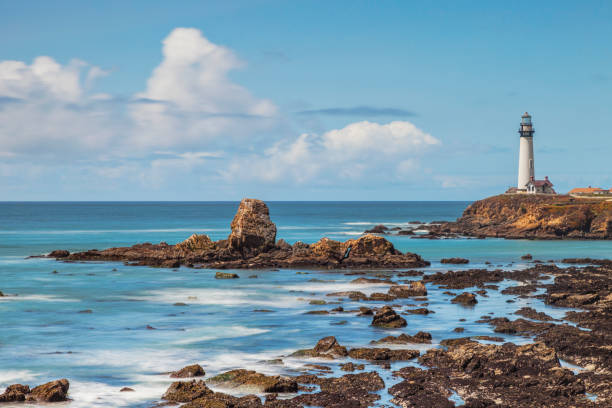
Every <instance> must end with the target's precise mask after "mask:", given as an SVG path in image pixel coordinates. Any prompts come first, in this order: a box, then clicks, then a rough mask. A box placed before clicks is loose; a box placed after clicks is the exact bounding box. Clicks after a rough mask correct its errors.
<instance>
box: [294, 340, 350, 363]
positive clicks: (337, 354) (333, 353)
mask: <svg viewBox="0 0 612 408" xmlns="http://www.w3.org/2000/svg"><path fill="white" fill-rule="evenodd" d="M347 355H348V352H347V351H346V347H344V346H341V345H340V343H338V340H336V338H335V337H334V336H327V337H324V338H322V339H321V340H319V341H318V343H317V345H316V346H314V348H312V349H305V350H298V351H296V352H295V353H293V354H292V356H294V357H318V358H329V359H334V358H342V357H346V356H347Z"/></svg>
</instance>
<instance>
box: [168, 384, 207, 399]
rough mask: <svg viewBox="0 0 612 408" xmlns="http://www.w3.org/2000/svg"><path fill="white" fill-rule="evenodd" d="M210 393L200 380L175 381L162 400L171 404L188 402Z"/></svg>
mask: <svg viewBox="0 0 612 408" xmlns="http://www.w3.org/2000/svg"><path fill="white" fill-rule="evenodd" d="M212 393H213V392H212V390H211V389H210V388H208V387H207V386H206V384H205V383H204V381H202V380H192V381H176V382H173V383H172V384H170V387H169V388H168V390H167V391H166V393H165V394H164V395H163V396H162V398H163V399H165V400H167V401H171V402H190V401H193V400H195V399H198V398H201V397H204V396H206V395H211V394H212Z"/></svg>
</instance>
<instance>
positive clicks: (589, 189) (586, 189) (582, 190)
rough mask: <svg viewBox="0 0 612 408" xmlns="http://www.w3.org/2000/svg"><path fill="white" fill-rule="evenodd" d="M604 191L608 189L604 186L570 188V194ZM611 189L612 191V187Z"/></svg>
mask: <svg viewBox="0 0 612 408" xmlns="http://www.w3.org/2000/svg"><path fill="white" fill-rule="evenodd" d="M602 191H606V190H604V189H603V188H599V187H591V186H588V187H577V188H573V189H571V190H570V192H569V194H589V193H598V192H602ZM610 191H612V189H610Z"/></svg>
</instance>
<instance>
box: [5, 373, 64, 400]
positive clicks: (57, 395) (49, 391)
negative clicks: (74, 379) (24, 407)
mask: <svg viewBox="0 0 612 408" xmlns="http://www.w3.org/2000/svg"><path fill="white" fill-rule="evenodd" d="M69 388H70V383H69V382H68V380H67V379H65V378H63V379H61V380H55V381H50V382H48V383H45V384H42V385H39V386H37V387H34V388H32V389H30V387H29V386H27V385H22V384H13V385H10V386H8V387H7V388H6V390H5V391H4V393H2V394H0V403H4V402H7V403H8V402H25V401H27V402H32V403H46V402H62V401H68V389H69Z"/></svg>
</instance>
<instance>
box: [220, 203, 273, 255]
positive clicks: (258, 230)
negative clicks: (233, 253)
mask: <svg viewBox="0 0 612 408" xmlns="http://www.w3.org/2000/svg"><path fill="white" fill-rule="evenodd" d="M231 228H232V232H231V233H230V235H229V237H228V238H227V242H228V246H229V248H230V249H235V250H237V251H238V252H241V253H243V254H245V255H246V254H248V255H251V256H253V255H257V254H259V253H261V252H265V251H267V250H269V249H271V248H273V247H274V244H275V242H276V225H274V223H273V222H272V221H271V220H270V211H269V210H268V206H267V205H266V204H265V203H264V202H263V201H261V200H256V199H251V198H245V199H243V200H242V201H241V202H240V205H239V206H238V211H237V212H236V215H235V216H234V219H233V220H232V223H231Z"/></svg>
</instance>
